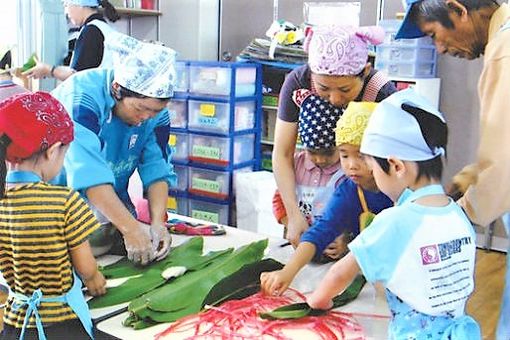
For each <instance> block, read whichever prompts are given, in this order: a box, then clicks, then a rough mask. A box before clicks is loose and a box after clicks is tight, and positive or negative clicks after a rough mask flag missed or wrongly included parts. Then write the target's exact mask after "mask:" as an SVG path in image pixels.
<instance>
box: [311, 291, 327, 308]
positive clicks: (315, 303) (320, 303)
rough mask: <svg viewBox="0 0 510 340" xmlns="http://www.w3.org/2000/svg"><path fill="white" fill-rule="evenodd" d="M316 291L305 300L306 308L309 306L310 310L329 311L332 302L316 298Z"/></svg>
mask: <svg viewBox="0 0 510 340" xmlns="http://www.w3.org/2000/svg"><path fill="white" fill-rule="evenodd" d="M318 295H319V294H317V292H316V291H314V292H313V293H312V295H310V296H308V297H307V298H306V303H307V304H308V306H310V307H311V308H312V309H323V310H327V309H331V308H332V307H333V301H332V300H329V299H328V300H324V299H322V298H321V297H320V296H318Z"/></svg>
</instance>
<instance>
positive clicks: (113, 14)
mask: <svg viewBox="0 0 510 340" xmlns="http://www.w3.org/2000/svg"><path fill="white" fill-rule="evenodd" d="M99 4H100V5H101V7H103V8H104V15H105V16H106V17H107V18H108V20H110V21H111V22H115V21H117V20H119V19H120V15H119V13H118V12H117V10H116V9H115V7H114V6H113V5H112V4H111V3H110V2H109V1H108V0H100V1H99Z"/></svg>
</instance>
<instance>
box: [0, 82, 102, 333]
mask: <svg viewBox="0 0 510 340" xmlns="http://www.w3.org/2000/svg"><path fill="white" fill-rule="evenodd" d="M72 140H73V123H72V121H71V119H70V118H69V116H68V114H67V112H66V111H65V109H64V108H63V106H62V105H61V104H60V103H59V102H58V101H57V100H56V99H55V98H53V97H51V95H50V94H48V93H44V92H36V93H33V94H32V93H31V94H21V95H17V96H14V97H10V98H9V99H6V100H5V101H3V102H1V103H0V271H1V272H2V274H3V276H4V278H5V280H6V281H7V283H8V285H9V288H10V294H9V299H8V301H7V306H6V308H5V311H4V329H3V331H2V333H1V335H2V338H5V339H17V338H23V337H24V336H26V337H27V338H37V337H38V338H39V339H45V334H46V335H47V336H48V337H49V338H53V339H61V338H69V339H70V338H72V339H86V338H92V337H93V334H92V320H91V318H90V314H89V310H88V307H87V303H86V302H85V299H84V297H83V293H82V291H81V287H82V283H81V281H80V279H79V278H78V276H77V275H76V274H75V272H74V269H76V272H77V274H78V275H79V277H80V278H81V280H83V282H84V283H85V285H86V287H87V289H88V292H89V293H90V294H92V295H101V294H104V293H105V284H106V281H105V279H104V277H103V275H102V274H101V273H100V272H99V271H98V269H97V264H96V261H95V259H94V257H93V256H92V252H91V249H90V246H89V244H88V241H87V236H88V235H89V234H90V233H92V232H93V231H94V230H96V229H97V228H98V227H99V225H98V223H97V221H96V219H95V218H94V215H93V214H92V212H91V211H90V210H89V208H88V206H87V205H86V204H85V203H84V201H83V200H82V199H81V198H80V196H79V194H78V193H76V192H75V191H73V190H71V189H69V188H65V187H57V186H53V185H50V184H48V183H47V182H48V181H49V180H50V179H52V178H53V177H54V176H55V175H57V174H58V173H59V171H60V170H61V168H62V163H63V161H64V154H65V152H66V150H67V148H68V145H69V143H71V141H72ZM5 160H7V162H8V163H9V166H10V170H9V172H8V173H7V174H6V166H5Z"/></svg>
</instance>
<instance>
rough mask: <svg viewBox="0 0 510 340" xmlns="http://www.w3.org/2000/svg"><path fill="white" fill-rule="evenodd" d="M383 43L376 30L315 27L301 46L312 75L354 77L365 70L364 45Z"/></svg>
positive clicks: (366, 51) (379, 32) (333, 26)
mask: <svg viewBox="0 0 510 340" xmlns="http://www.w3.org/2000/svg"><path fill="white" fill-rule="evenodd" d="M383 41H384V30H383V29H382V28H381V27H380V26H366V27H352V26H336V25H327V26H316V27H313V28H312V29H311V30H309V33H308V34H307V36H306V39H305V42H304V49H305V51H307V52H308V64H309V65H310V69H311V70H312V72H314V73H316V74H324V75H334V76H354V75H357V74H359V73H360V72H361V71H362V70H363V68H364V67H365V65H366V63H367V59H368V44H369V43H371V44H373V45H378V44H380V43H382V42H383Z"/></svg>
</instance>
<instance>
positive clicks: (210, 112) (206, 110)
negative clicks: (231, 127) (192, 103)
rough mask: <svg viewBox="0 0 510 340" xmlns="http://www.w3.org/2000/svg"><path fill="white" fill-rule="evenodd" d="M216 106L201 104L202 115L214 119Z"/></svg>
mask: <svg viewBox="0 0 510 340" xmlns="http://www.w3.org/2000/svg"><path fill="white" fill-rule="evenodd" d="M215 113H216V106H214V104H200V114H201V115H202V116H206V117H214V115H215Z"/></svg>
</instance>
